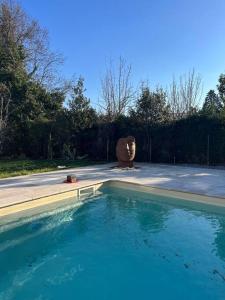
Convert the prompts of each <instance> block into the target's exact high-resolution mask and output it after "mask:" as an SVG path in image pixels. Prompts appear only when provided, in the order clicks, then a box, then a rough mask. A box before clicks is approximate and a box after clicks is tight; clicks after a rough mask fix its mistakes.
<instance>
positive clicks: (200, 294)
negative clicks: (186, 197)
mask: <svg viewBox="0 0 225 300" xmlns="http://www.w3.org/2000/svg"><path fill="white" fill-rule="evenodd" d="M0 299H1V300H10V299H16V300H26V299H27V300H46V299H49V300H50V299H60V300H61V299H78V300H79V299H99V300H101V299H118V300H120V299H225V211H224V208H217V207H214V206H210V205H203V204H196V203H193V202H186V201H181V200H176V199H171V198H167V197H161V196H155V195H153V194H146V193H140V192H135V191H129V190H126V189H119V188H109V187H106V188H103V189H102V191H101V193H100V194H99V195H96V196H95V197H90V198H88V199H85V200H82V201H77V200H76V201H74V203H72V202H71V200H70V202H69V203H68V204H67V205H64V206H63V207H58V208H57V209H55V210H53V209H51V210H50V211H47V212H45V213H41V214H36V215H35V214H33V215H32V216H29V217H22V218H20V219H19V220H16V221H14V222H12V223H10V224H4V225H2V226H1V227H0Z"/></svg>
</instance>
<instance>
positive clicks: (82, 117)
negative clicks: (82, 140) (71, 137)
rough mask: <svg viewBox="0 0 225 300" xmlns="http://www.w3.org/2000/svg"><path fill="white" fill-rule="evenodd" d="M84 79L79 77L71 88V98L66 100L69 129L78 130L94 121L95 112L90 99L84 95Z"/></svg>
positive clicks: (91, 124)
mask: <svg viewBox="0 0 225 300" xmlns="http://www.w3.org/2000/svg"><path fill="white" fill-rule="evenodd" d="M85 91H86V90H85V88H84V79H83V78H81V77H80V78H79V79H78V81H77V83H76V85H75V86H74V87H73V89H72V94H71V99H70V100H69V101H68V107H69V116H70V120H71V126H72V127H71V129H72V130H73V132H79V131H81V130H82V129H85V128H90V127H92V126H93V124H94V123H95V121H96V112H95V110H94V109H93V108H92V107H91V106H90V99H88V98H87V97H86V96H85Z"/></svg>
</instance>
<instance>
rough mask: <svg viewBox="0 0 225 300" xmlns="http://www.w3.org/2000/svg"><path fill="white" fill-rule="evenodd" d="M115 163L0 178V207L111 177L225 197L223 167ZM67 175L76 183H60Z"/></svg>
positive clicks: (224, 172)
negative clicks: (120, 165)
mask: <svg viewBox="0 0 225 300" xmlns="http://www.w3.org/2000/svg"><path fill="white" fill-rule="evenodd" d="M115 165H116V164H115V163H113V164H104V165H96V166H90V167H83V168H75V169H64V170H60V171H54V172H48V173H42V174H34V175H29V176H20V177H13V178H9V179H1V180H0V207H4V206H8V205H12V204H15V203H20V202H24V201H28V200H32V199H37V198H40V197H44V196H48V195H52V194H56V193H61V192H66V191H70V190H73V189H75V188H76V187H84V186H87V185H91V184H96V183H99V182H103V181H107V180H110V179H116V180H123V181H127V182H135V183H140V184H143V185H147V186H154V187H158V188H162V189H171V190H177V191H185V192H191V193H197V194H203V195H208V196H217V197H224V198H225V170H218V169H207V168H194V167H182V166H172V165H162V164H158V165H156V164H147V163H136V167H138V168H137V169H133V170H121V169H117V168H113V166H115ZM67 174H75V175H76V176H77V178H78V182H77V183H75V184H67V183H63V180H65V178H66V175H67Z"/></svg>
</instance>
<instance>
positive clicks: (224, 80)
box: [217, 74, 225, 104]
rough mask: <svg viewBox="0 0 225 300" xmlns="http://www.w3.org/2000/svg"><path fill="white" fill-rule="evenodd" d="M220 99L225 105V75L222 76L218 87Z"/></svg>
mask: <svg viewBox="0 0 225 300" xmlns="http://www.w3.org/2000/svg"><path fill="white" fill-rule="evenodd" d="M217 89H218V91H219V96H220V99H221V100H222V102H223V104H225V74H221V75H220V77H219V84H218V85H217Z"/></svg>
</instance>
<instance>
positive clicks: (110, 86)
mask: <svg viewBox="0 0 225 300" xmlns="http://www.w3.org/2000/svg"><path fill="white" fill-rule="evenodd" d="M133 96H134V91H133V87H132V84H131V65H130V64H127V62H126V60H125V59H123V58H122V57H120V58H119V63H118V65H117V66H116V67H115V66H114V65H113V64H112V63H110V65H109V67H108V68H107V70H106V73H105V76H104V77H103V79H102V80H101V98H102V101H101V103H100V108H101V110H103V113H104V114H105V115H106V118H107V120H108V121H109V122H112V121H113V120H115V119H116V118H117V117H119V116H120V115H123V114H125V113H126V112H127V110H128V108H129V106H130V105H131V102H132V100H133Z"/></svg>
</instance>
